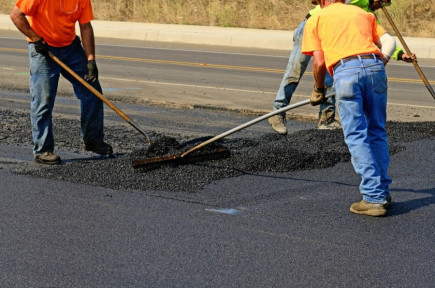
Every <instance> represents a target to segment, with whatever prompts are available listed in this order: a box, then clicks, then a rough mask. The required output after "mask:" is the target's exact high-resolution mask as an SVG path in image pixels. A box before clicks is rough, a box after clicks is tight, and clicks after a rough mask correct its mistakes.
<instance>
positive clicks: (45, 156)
mask: <svg viewBox="0 0 435 288" xmlns="http://www.w3.org/2000/svg"><path fill="white" fill-rule="evenodd" d="M35 162H36V163H39V164H45V165H56V164H60V162H62V160H61V159H60V157H59V155H56V154H54V153H53V152H44V153H42V154H41V155H36V156H35Z"/></svg>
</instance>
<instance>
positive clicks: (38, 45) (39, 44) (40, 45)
mask: <svg viewBox="0 0 435 288" xmlns="http://www.w3.org/2000/svg"><path fill="white" fill-rule="evenodd" d="M35 51H36V52H38V53H40V54H42V55H44V56H47V55H48V44H47V42H45V41H44V38H42V37H41V39H39V40H38V41H36V42H35Z"/></svg>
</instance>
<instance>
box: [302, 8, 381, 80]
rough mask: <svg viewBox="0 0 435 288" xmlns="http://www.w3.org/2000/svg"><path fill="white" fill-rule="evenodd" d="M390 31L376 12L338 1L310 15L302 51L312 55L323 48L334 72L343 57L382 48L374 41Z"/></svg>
mask: <svg viewBox="0 0 435 288" xmlns="http://www.w3.org/2000/svg"><path fill="white" fill-rule="evenodd" d="M384 33H386V31H385V30H384V28H382V27H381V26H379V25H378V23H377V22H376V17H375V15H373V13H368V12H366V11H364V10H363V9H361V8H359V7H357V6H354V5H345V4H342V3H335V4H331V5H329V6H327V7H326V8H323V9H322V10H321V11H319V12H318V13H316V14H314V15H313V16H311V17H310V19H308V21H307V23H306V24H305V30H304V38H303V40H302V53H304V54H307V55H310V56H312V55H313V51H319V50H322V51H323V54H324V56H325V63H326V67H327V68H328V71H329V73H330V75H332V74H333V71H332V67H334V65H335V63H337V62H338V61H340V59H343V58H346V57H349V56H355V55H361V54H370V53H375V54H378V55H379V56H382V54H381V51H379V49H378V47H376V46H375V45H374V44H373V43H375V42H377V41H378V40H379V37H380V36H382V35H383V34H384Z"/></svg>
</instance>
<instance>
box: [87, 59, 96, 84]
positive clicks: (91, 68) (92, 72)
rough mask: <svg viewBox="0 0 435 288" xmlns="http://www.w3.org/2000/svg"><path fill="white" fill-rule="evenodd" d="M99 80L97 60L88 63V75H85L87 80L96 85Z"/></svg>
mask: <svg viewBox="0 0 435 288" xmlns="http://www.w3.org/2000/svg"><path fill="white" fill-rule="evenodd" d="M97 79H98V68H97V63H95V60H89V61H88V74H87V75H85V80H86V81H88V82H90V83H94V82H95V81H97Z"/></svg>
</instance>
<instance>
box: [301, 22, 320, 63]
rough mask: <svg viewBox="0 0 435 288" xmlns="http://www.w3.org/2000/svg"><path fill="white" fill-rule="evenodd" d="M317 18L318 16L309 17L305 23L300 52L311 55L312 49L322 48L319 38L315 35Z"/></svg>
mask: <svg viewBox="0 0 435 288" xmlns="http://www.w3.org/2000/svg"><path fill="white" fill-rule="evenodd" d="M317 20H318V17H310V19H308V20H307V23H306V24H305V29H304V37H303V39H302V53H303V54H306V55H309V56H313V51H317V50H322V46H321V44H320V39H319V37H318V36H317Z"/></svg>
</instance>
